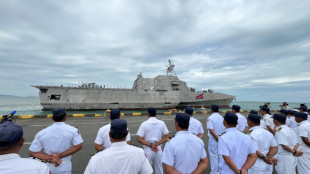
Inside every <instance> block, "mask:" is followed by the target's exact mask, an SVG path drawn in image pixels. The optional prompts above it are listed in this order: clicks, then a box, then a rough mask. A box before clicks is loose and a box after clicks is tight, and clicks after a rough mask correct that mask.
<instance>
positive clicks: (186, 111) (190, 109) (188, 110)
mask: <svg viewBox="0 0 310 174" xmlns="http://www.w3.org/2000/svg"><path fill="white" fill-rule="evenodd" d="M185 113H187V114H188V115H193V113H194V110H193V108H192V107H188V106H187V107H186V108H185Z"/></svg>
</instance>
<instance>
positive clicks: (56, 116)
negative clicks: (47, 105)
mask: <svg viewBox="0 0 310 174" xmlns="http://www.w3.org/2000/svg"><path fill="white" fill-rule="evenodd" d="M66 115H67V113H66V109H65V108H56V109H54V110H53V120H54V121H55V122H60V121H63V119H64V118H65V116H66Z"/></svg>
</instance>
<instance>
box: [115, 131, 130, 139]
mask: <svg viewBox="0 0 310 174" xmlns="http://www.w3.org/2000/svg"><path fill="white" fill-rule="evenodd" d="M127 134H128V132H125V133H121V134H113V133H112V132H111V137H112V138H113V139H116V140H120V139H123V138H125V137H126V136H127Z"/></svg>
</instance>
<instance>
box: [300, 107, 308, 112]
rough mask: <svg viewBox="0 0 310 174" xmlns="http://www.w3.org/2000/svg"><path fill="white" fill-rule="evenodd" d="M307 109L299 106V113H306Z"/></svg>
mask: <svg viewBox="0 0 310 174" xmlns="http://www.w3.org/2000/svg"><path fill="white" fill-rule="evenodd" d="M307 109H308V108H307V106H300V107H299V110H300V112H306V111H307Z"/></svg>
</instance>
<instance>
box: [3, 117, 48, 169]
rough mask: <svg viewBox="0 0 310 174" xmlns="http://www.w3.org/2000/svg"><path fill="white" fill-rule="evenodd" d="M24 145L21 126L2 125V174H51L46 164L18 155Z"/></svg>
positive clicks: (6, 123)
mask: <svg viewBox="0 0 310 174" xmlns="http://www.w3.org/2000/svg"><path fill="white" fill-rule="evenodd" d="M23 144H24V138H23V129H22V128H21V127H20V126H19V125H17V124H15V123H12V122H10V121H6V122H4V123H1V124H0V171H1V173H2V174H6V173H7V174H8V173H14V174H19V173H20V174H21V173H32V174H49V173H50V171H49V168H48V167H47V166H46V165H45V164H44V163H42V162H39V161H36V160H33V159H27V158H21V157H20V156H19V155H18V152H19V150H20V149H21V147H22V146H23Z"/></svg>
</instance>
